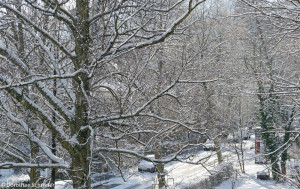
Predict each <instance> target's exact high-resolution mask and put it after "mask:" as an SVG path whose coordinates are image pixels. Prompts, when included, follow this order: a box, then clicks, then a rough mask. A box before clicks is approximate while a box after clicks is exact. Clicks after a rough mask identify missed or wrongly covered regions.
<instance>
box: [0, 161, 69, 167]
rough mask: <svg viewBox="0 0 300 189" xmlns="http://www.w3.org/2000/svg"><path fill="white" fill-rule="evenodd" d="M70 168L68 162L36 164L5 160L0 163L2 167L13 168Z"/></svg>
mask: <svg viewBox="0 0 300 189" xmlns="http://www.w3.org/2000/svg"><path fill="white" fill-rule="evenodd" d="M16 167H18V168H69V165H67V164H52V163H41V164H34V163H12V162H5V163H0V169H11V168H16Z"/></svg>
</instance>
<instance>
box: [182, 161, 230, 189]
mask: <svg viewBox="0 0 300 189" xmlns="http://www.w3.org/2000/svg"><path fill="white" fill-rule="evenodd" d="M233 173H234V170H233V165H232V164H231V163H222V164H220V165H218V166H217V168H216V170H213V171H212V175H210V176H209V177H208V178H205V179H202V180H199V182H197V183H194V184H190V185H189V186H187V187H185V188H184V189H200V188H203V189H204V188H205V189H214V187H216V186H218V185H219V184H221V183H222V182H223V181H225V180H227V179H229V178H231V177H232V176H233Z"/></svg>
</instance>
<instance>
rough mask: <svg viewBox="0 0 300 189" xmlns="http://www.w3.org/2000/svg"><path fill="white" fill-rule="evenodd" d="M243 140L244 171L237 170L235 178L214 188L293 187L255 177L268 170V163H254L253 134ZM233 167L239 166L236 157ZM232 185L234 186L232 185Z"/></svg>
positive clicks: (270, 188) (279, 188)
mask: <svg viewBox="0 0 300 189" xmlns="http://www.w3.org/2000/svg"><path fill="white" fill-rule="evenodd" d="M244 142H245V147H244V151H245V173H244V174H243V173H241V172H239V173H238V175H237V178H232V179H229V180H227V181H225V182H223V183H222V184H220V185H219V186H218V187H216V189H232V188H235V189H293V187H291V186H289V184H287V183H282V182H276V181H274V180H259V179H257V178H256V177H257V172H259V171H265V172H268V170H267V167H266V166H268V165H263V164H255V161H254V158H255V154H254V149H250V148H251V147H253V146H254V136H251V139H250V140H248V141H244ZM232 162H233V163H234V166H235V169H237V170H240V166H239V163H238V160H237V157H235V158H233V159H232ZM233 186H234V187H233Z"/></svg>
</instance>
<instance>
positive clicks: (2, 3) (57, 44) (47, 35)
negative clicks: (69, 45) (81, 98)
mask: <svg viewBox="0 0 300 189" xmlns="http://www.w3.org/2000/svg"><path fill="white" fill-rule="evenodd" d="M0 6H1V7H4V8H5V9H7V10H8V11H10V12H12V13H13V14H15V15H16V16H17V17H18V18H20V19H22V20H23V21H24V22H26V23H27V24H29V25H31V26H32V27H33V28H34V29H35V30H37V31H38V32H40V33H41V34H42V35H43V36H44V37H45V38H47V39H49V40H50V41H51V42H52V43H53V44H54V45H55V46H57V47H58V48H59V49H60V50H61V51H63V52H64V53H65V54H66V55H67V56H68V57H69V58H70V59H72V60H74V58H75V56H74V55H73V54H72V53H71V52H69V51H68V50H67V49H66V48H65V47H64V46H63V45H62V44H61V43H59V41H57V40H56V39H55V38H54V37H53V36H51V35H50V34H49V33H48V32H47V31H45V30H44V29H43V28H41V27H39V26H38V25H37V24H36V23H34V22H32V21H31V20H30V19H29V18H28V17H26V16H25V15H24V14H22V13H21V12H19V11H18V10H16V9H15V8H13V7H11V6H9V5H8V4H6V3H4V2H0Z"/></svg>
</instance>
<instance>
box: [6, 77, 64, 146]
mask: <svg viewBox="0 0 300 189" xmlns="http://www.w3.org/2000/svg"><path fill="white" fill-rule="evenodd" d="M0 81H2V82H6V80H4V79H3V78H2V77H1V76H0ZM6 91H7V92H8V93H9V94H10V95H11V96H12V97H14V98H15V99H16V100H17V101H18V102H20V103H22V104H23V105H24V107H25V108H26V109H29V110H30V111H31V112H32V113H34V114H36V115H37V116H38V117H39V118H40V119H41V120H42V121H43V122H44V124H45V125H46V126H47V127H48V128H49V129H50V130H51V131H52V132H54V133H55V134H56V135H57V136H58V139H59V140H61V142H65V141H67V140H68V138H67V137H66V135H65V133H64V131H63V130H62V129H60V128H59V126H58V125H56V124H55V123H54V122H53V121H52V120H51V118H50V117H49V116H48V114H47V113H46V112H45V111H44V110H43V109H42V108H41V107H40V106H38V105H37V104H36V103H34V102H33V101H32V100H30V99H29V98H28V97H27V96H26V95H24V94H22V91H20V90H18V89H16V88H7V89H6Z"/></svg>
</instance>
